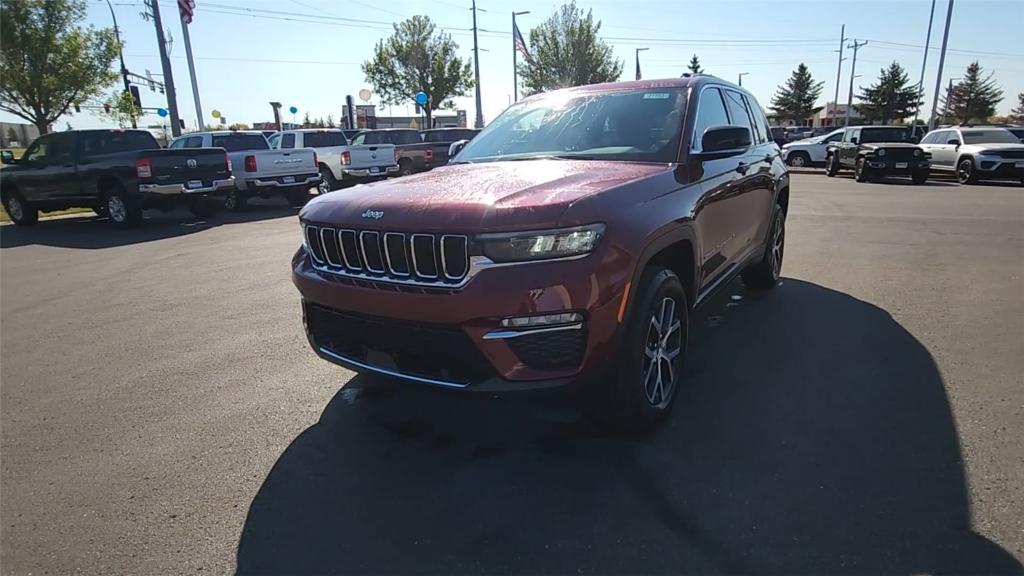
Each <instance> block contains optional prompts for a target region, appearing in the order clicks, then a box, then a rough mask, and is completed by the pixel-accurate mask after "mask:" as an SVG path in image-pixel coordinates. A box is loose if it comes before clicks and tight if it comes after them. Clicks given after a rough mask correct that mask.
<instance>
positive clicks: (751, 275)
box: [741, 204, 786, 290]
mask: <svg viewBox="0 0 1024 576" xmlns="http://www.w3.org/2000/svg"><path fill="white" fill-rule="evenodd" d="M768 239H769V240H768V246H766V247H765V250H764V256H763V257H762V258H761V261H760V262H758V263H756V264H753V265H751V266H750V267H748V268H747V269H745V270H744V271H743V273H742V274H741V276H742V277H743V284H744V285H745V286H746V287H747V288H750V289H751V290H771V289H772V288H775V286H776V285H778V283H779V277H780V276H781V274H782V257H783V255H784V254H785V250H786V213H785V212H783V211H782V206H779V205H778V204H776V205H775V210H774V211H773V213H772V228H771V231H770V232H769V234H768Z"/></svg>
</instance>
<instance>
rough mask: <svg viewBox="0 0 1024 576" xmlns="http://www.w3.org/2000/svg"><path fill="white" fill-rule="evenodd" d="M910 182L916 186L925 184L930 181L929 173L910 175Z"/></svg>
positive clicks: (924, 171) (922, 171)
mask: <svg viewBox="0 0 1024 576" xmlns="http://www.w3.org/2000/svg"><path fill="white" fill-rule="evenodd" d="M910 181H911V182H913V183H914V184H924V183H925V182H927V181H928V171H927V170H921V171H920V172H914V173H913V174H911V175H910Z"/></svg>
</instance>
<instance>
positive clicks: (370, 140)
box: [352, 128, 448, 176]
mask: <svg viewBox="0 0 1024 576" xmlns="http://www.w3.org/2000/svg"><path fill="white" fill-rule="evenodd" d="M352 143H353V144H392V145H394V146H395V150H396V151H397V153H398V175H399V176H408V175H410V174H415V173H417V172H426V171H427V170H430V169H431V168H433V167H434V166H438V165H441V164H447V163H448V160H447V158H446V159H445V161H444V162H442V163H440V164H438V163H436V162H435V161H434V146H433V145H432V144H428V143H426V142H424V141H423V139H422V138H420V133H419V132H418V131H416V130H413V129H411V128H387V129H381V130H364V131H362V132H360V133H359V134H356V137H355V138H353V139H352Z"/></svg>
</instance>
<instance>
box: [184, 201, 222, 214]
mask: <svg viewBox="0 0 1024 576" xmlns="http://www.w3.org/2000/svg"><path fill="white" fill-rule="evenodd" d="M188 211H189V212H191V213H192V215H193V216H195V217H196V218H209V217H211V216H213V215H214V214H216V213H217V203H216V202H214V201H212V200H210V199H208V198H194V199H193V200H192V201H191V202H189V203H188Z"/></svg>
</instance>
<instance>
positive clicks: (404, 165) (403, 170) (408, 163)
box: [398, 159, 414, 176]
mask: <svg viewBox="0 0 1024 576" xmlns="http://www.w3.org/2000/svg"><path fill="white" fill-rule="evenodd" d="M413 174H414V172H413V169H412V160H409V159H404V160H402V161H401V162H399V163H398V175H399V176H412V175H413Z"/></svg>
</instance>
